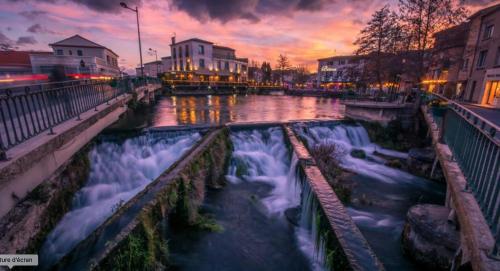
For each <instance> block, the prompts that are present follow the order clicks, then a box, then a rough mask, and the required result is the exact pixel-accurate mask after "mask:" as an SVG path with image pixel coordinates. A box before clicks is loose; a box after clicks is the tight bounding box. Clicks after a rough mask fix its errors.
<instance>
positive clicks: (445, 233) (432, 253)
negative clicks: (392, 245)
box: [402, 204, 460, 270]
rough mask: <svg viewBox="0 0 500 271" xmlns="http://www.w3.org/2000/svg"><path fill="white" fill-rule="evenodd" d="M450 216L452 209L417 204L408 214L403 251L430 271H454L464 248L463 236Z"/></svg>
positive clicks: (403, 236) (403, 237) (404, 230)
mask: <svg viewBox="0 0 500 271" xmlns="http://www.w3.org/2000/svg"><path fill="white" fill-rule="evenodd" d="M449 213H450V209H449V208H447V207H445V206H439V205H433V204H421V205H415V206H413V207H412V208H410V210H409V211H408V213H407V217H406V224H405V226H404V229H403V235H402V246H403V251H404V252H405V254H406V255H408V256H409V257H411V258H412V259H413V260H414V261H415V262H417V263H418V264H419V265H421V266H422V267H425V268H426V269H428V270H450V267H451V263H452V261H453V258H454V255H455V252H456V251H457V249H458V247H459V246H460V235H459V232H458V231H457V230H456V227H455V225H453V223H451V222H449V221H448V214H449Z"/></svg>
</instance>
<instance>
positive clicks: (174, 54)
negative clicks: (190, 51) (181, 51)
mask: <svg viewBox="0 0 500 271" xmlns="http://www.w3.org/2000/svg"><path fill="white" fill-rule="evenodd" d="M176 52H177V51H176V50H175V48H174V49H173V50H172V56H173V57H174V59H175V58H176V55H177V54H176Z"/></svg>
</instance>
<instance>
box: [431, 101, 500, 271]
mask: <svg viewBox="0 0 500 271" xmlns="http://www.w3.org/2000/svg"><path fill="white" fill-rule="evenodd" d="M428 99H429V100H431V101H434V102H433V103H431V105H429V106H428V105H423V106H422V107H421V110H422V112H423V114H424V117H425V119H426V121H427V123H428V125H429V127H430V131H429V132H430V134H431V136H432V140H433V145H434V148H435V150H436V154H437V158H438V159H439V162H440V164H441V166H442V168H443V170H444V173H445V176H446V180H447V197H446V205H447V206H449V207H451V208H452V210H453V211H452V212H453V214H451V217H456V220H457V221H456V222H457V224H458V225H459V228H460V234H461V248H460V251H459V252H458V253H457V258H458V259H457V260H458V263H459V264H463V263H465V262H467V261H470V262H471V264H472V267H473V269H474V270H498V269H499V268H500V261H499V259H500V250H499V249H500V156H499V153H500V128H499V126H498V125H497V124H496V123H495V121H494V120H489V119H488V118H487V117H491V116H492V115H491V114H498V112H493V111H487V112H488V113H487V114H484V112H485V111H484V110H480V111H481V112H482V113H483V114H481V113H478V111H477V109H476V108H475V107H472V110H471V106H465V105H462V104H460V103H458V102H454V101H452V100H448V99H447V98H445V97H443V96H441V95H438V94H432V95H431V96H429V97H428ZM436 102H438V103H436ZM496 116H497V117H498V115H496ZM496 121H498V119H496Z"/></svg>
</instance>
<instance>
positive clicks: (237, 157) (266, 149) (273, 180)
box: [226, 128, 325, 271]
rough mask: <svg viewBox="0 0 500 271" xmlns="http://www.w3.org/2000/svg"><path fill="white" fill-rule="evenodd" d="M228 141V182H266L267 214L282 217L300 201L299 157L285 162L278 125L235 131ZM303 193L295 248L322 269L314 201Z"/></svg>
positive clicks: (314, 268)
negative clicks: (230, 144) (230, 148)
mask: <svg viewBox="0 0 500 271" xmlns="http://www.w3.org/2000/svg"><path fill="white" fill-rule="evenodd" d="M231 140H232V141H233V145H234V152H233V157H232V163H231V166H230V167H229V169H228V175H227V176H226V179H227V180H228V181H230V182H232V183H239V182H242V181H248V182H263V183H266V184H269V185H270V186H271V187H272V190H271V192H270V195H269V196H267V197H265V198H263V199H262V203H263V204H264V206H266V209H267V211H268V213H269V214H270V215H279V216H283V214H284V212H285V211H286V210H287V209H289V208H294V207H298V206H299V205H300V204H301V190H302V187H300V185H299V182H298V181H297V178H298V177H297V174H296V169H297V162H298V159H297V157H296V156H295V155H293V156H292V159H291V162H290V163H288V161H290V158H289V157H290V156H289V152H288V149H287V147H286V145H285V143H284V136H283V132H282V130H281V129H280V128H270V129H267V130H264V131H259V130H253V131H242V132H237V133H233V134H232V135H231ZM238 167H243V168H245V170H244V172H243V174H241V172H240V175H241V176H238ZM302 196H303V197H306V199H302V208H301V209H302V214H301V222H300V226H299V227H296V229H295V233H296V237H297V243H298V247H299V249H300V250H301V251H302V253H304V255H305V256H306V257H307V258H308V259H309V261H310V263H311V267H312V270H314V271H322V270H325V268H324V245H323V244H315V240H317V239H316V233H315V229H316V228H315V227H312V225H315V215H316V212H312V210H313V209H312V208H314V207H313V206H311V204H312V202H313V201H312V199H311V198H309V197H312V194H311V193H307V194H306V195H302ZM314 210H315V209H314ZM308 220H309V221H308ZM318 239H320V238H318ZM320 240H321V239H320Z"/></svg>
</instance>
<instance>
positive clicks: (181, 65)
mask: <svg viewBox="0 0 500 271" xmlns="http://www.w3.org/2000/svg"><path fill="white" fill-rule="evenodd" d="M179 67H180V69H181V71H183V70H184V62H182V61H181V63H180V65H179Z"/></svg>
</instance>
